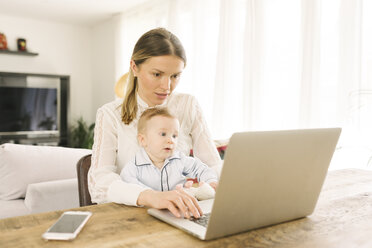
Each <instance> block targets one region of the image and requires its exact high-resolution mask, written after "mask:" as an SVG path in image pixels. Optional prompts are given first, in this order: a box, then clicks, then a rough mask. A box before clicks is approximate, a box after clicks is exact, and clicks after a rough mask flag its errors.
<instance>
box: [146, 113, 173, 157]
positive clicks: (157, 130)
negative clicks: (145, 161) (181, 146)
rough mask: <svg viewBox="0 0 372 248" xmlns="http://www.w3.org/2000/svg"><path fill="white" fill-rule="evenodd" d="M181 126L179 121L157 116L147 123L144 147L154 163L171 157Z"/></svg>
mask: <svg viewBox="0 0 372 248" xmlns="http://www.w3.org/2000/svg"><path fill="white" fill-rule="evenodd" d="M179 128H180V124H179V122H178V120H177V119H175V118H169V117H164V116H155V117H153V118H151V119H150V120H149V121H148V122H147V123H146V130H145V134H144V135H143V142H142V144H141V145H142V146H143V147H144V148H145V150H146V152H147V153H148V155H149V156H150V159H151V160H152V161H153V162H154V163H160V162H164V160H165V159H166V158H168V157H170V156H171V155H172V154H173V152H174V150H175V148H176V146H177V141H178V131H179Z"/></svg>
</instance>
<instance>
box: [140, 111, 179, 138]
mask: <svg viewBox="0 0 372 248" xmlns="http://www.w3.org/2000/svg"><path fill="white" fill-rule="evenodd" d="M155 116H163V117H168V118H172V119H176V117H175V116H173V115H171V113H169V111H168V109H167V108H164V107H154V108H149V109H146V110H145V111H144V112H143V113H142V115H141V117H140V118H139V120H138V125H137V132H138V133H144V130H145V129H146V124H147V122H148V121H149V120H151V118H153V117H155Z"/></svg>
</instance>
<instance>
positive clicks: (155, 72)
mask: <svg viewBox="0 0 372 248" xmlns="http://www.w3.org/2000/svg"><path fill="white" fill-rule="evenodd" d="M130 66H131V69H132V71H133V75H134V76H135V77H137V82H138V94H139V96H140V97H141V98H142V100H144V101H145V102H146V103H147V104H148V105H149V106H150V107H153V106H155V105H160V104H162V103H163V102H164V101H165V100H166V99H167V97H168V96H169V95H170V93H171V92H172V91H173V90H174V88H176V86H177V84H178V82H179V80H180V76H181V73H182V70H183V68H184V66H185V64H184V62H183V60H182V59H180V58H179V57H177V56H173V55H165V56H156V57H152V58H149V59H147V60H146V61H145V62H143V63H142V64H140V65H139V66H137V65H136V64H135V63H134V61H133V60H132V61H131V62H130Z"/></svg>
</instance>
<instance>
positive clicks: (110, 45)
mask: <svg viewBox="0 0 372 248" xmlns="http://www.w3.org/2000/svg"><path fill="white" fill-rule="evenodd" d="M119 26H120V17H113V18H111V19H110V20H108V21H105V22H102V23H100V24H98V25H96V26H95V27H93V30H92V37H93V38H92V47H93V51H92V68H93V70H92V82H93V102H92V109H93V111H94V114H95V111H96V110H97V109H98V108H99V107H100V106H102V105H103V104H105V103H107V102H110V101H112V100H113V99H114V98H115V93H114V87H115V82H116V81H117V80H118V77H117V75H116V74H117V73H116V71H117V69H116V68H117V59H118V56H119V50H118V48H117V40H118V39H117V36H118V29H119Z"/></svg>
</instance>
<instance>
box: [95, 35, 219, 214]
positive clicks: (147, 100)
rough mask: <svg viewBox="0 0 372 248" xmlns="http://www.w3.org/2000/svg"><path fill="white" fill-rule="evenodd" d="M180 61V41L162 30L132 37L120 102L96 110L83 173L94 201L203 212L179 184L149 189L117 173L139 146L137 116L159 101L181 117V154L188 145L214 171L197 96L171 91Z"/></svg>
mask: <svg viewBox="0 0 372 248" xmlns="http://www.w3.org/2000/svg"><path fill="white" fill-rule="evenodd" d="M185 65H186V55H185V51H184V49H183V47H182V44H181V42H180V41H179V40H178V38H177V37H176V36H175V35H173V34H172V33H171V32H169V31H167V30H166V29H163V28H158V29H153V30H150V31H149V32H147V33H145V34H144V35H142V36H141V37H140V39H139V40H138V41H137V43H136V45H135V47H134V50H133V54H132V58H131V61H130V70H129V76H128V82H127V86H126V89H125V94H124V101H123V100H117V101H114V102H111V103H108V104H106V105H104V106H102V107H101V108H100V109H98V111H97V117H96V127H95V130H94V145H93V155H92V165H91V168H90V171H89V174H88V185H89V191H90V194H91V198H92V201H93V202H96V203H104V202H116V203H122V204H126V205H133V206H141V205H142V206H148V207H154V208H158V209H165V208H167V209H169V210H170V211H171V212H172V213H173V214H174V215H175V216H180V212H181V214H183V215H184V216H188V215H189V214H188V213H189V212H191V213H192V214H193V215H194V216H195V217H198V216H199V215H200V214H202V212H201V209H200V207H199V205H198V203H197V201H196V199H195V198H194V197H192V196H190V195H188V194H187V193H186V192H185V191H183V190H182V189H177V190H173V191H168V192H157V191H153V190H148V189H146V188H143V187H141V186H139V185H136V184H129V183H125V182H123V181H122V180H121V178H120V175H119V174H118V173H120V171H121V169H122V168H123V167H124V165H125V164H126V163H127V162H128V161H129V159H130V158H131V157H133V156H134V154H135V153H136V151H137V150H138V149H139V145H138V143H137V138H136V135H137V132H136V129H137V121H138V118H139V116H140V115H141V113H142V112H143V111H144V110H146V109H147V108H149V107H154V106H158V105H160V106H166V107H167V108H168V109H169V111H170V112H171V114H173V115H174V116H176V117H177V118H178V120H179V121H180V133H179V143H178V147H177V149H178V150H180V151H182V152H183V153H185V154H189V152H190V149H193V153H194V155H195V156H197V157H198V158H199V159H201V160H202V161H203V162H204V163H205V164H207V165H209V166H210V167H212V168H214V169H216V170H217V171H219V167H220V166H221V160H220V157H219V155H218V153H217V150H216V147H215V146H214V144H213V141H212V139H211V136H210V133H209V130H208V128H207V125H206V122H205V120H204V117H203V115H202V111H201V108H200V106H199V105H198V103H197V101H196V99H195V98H194V97H192V96H190V95H186V94H177V93H175V92H173V90H174V89H175V88H176V87H177V84H178V82H179V80H180V75H181V73H182V70H183V69H184V67H185ZM179 211H180V212H179ZM188 211H189V212H188Z"/></svg>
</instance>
